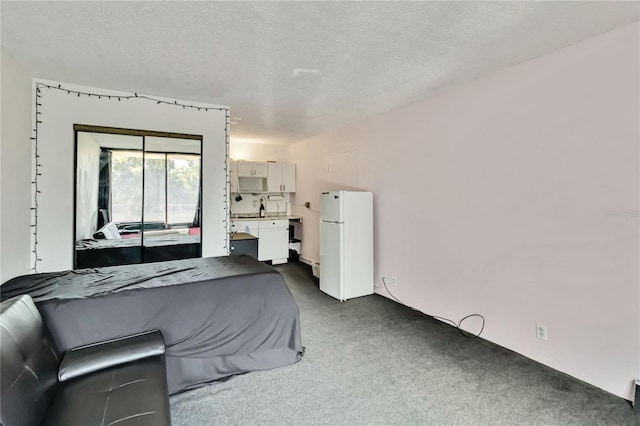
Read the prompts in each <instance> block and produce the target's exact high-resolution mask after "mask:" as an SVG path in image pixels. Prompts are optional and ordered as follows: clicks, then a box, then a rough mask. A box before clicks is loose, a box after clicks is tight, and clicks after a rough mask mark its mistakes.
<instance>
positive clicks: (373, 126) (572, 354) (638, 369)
mask: <svg viewBox="0 0 640 426" xmlns="http://www.w3.org/2000/svg"><path fill="white" fill-rule="evenodd" d="M639 30H640V26H639V24H638V23H634V24H631V25H628V26H625V27H622V28H620V29H617V30H615V31H612V32H610V33H607V34H604V35H602V36H599V37H596V38H593V39H591V40H587V41H585V42H582V43H579V44H576V45H574V46H571V47H568V48H565V49H562V50H559V51H557V52H554V53H552V54H549V55H546V56H543V57H540V58H537V59H534V60H531V61H528V62H526V63H523V64H520V65H517V66H515V67H512V68H509V69H507V70H504V71H501V72H499V73H497V74H494V75H491V76H488V77H484V78H482V79H480V80H476V81H474V82H472V83H469V84H467V85H465V86H463V87H460V88H457V89H454V90H451V91H449V92H446V93H443V94H440V95H437V96H434V97H432V98H429V99H426V100H424V101H421V102H418V103H414V104H411V105H407V106H404V107H402V108H398V109H395V110H392V111H389V112H386V113H383V114H379V115H376V116H374V117H370V118H368V119H365V120H361V121H358V122H355V123H353V124H351V125H349V126H346V127H344V128H342V129H339V130H336V131H334V132H331V133H327V134H323V135H320V136H317V137H314V138H312V139H309V140H307V141H304V142H301V143H298V144H295V145H293V146H292V148H291V160H292V161H293V162H295V163H296V164H297V173H298V175H297V179H298V180H297V193H296V195H295V201H294V203H293V204H297V205H300V204H303V203H304V201H310V202H311V203H312V206H311V210H308V209H305V208H304V207H296V208H294V211H293V213H294V214H300V215H302V216H303V217H304V234H303V252H302V256H303V257H304V258H306V259H308V260H311V261H317V260H318V259H319V256H318V230H317V228H318V215H317V212H315V211H313V210H314V209H315V208H317V202H318V194H319V193H320V192H321V191H324V190H328V189H334V188H337V187H340V186H341V185H340V182H333V183H332V182H331V180H332V178H331V176H330V175H329V172H328V163H329V162H330V161H331V159H332V158H334V157H335V155H336V153H340V152H345V151H348V152H352V153H353V152H354V150H355V153H356V156H355V158H356V161H352V162H353V163H355V164H353V167H357V170H358V174H357V176H358V182H355V183H354V182H348V186H356V187H360V188H362V189H366V190H370V191H373V193H374V199H375V245H376V247H375V265H376V268H375V279H376V284H377V285H378V286H379V284H380V281H381V277H382V276H396V277H397V278H398V283H399V284H398V287H397V289H394V290H395V291H394V290H392V291H394V294H395V295H396V296H397V297H398V298H400V299H401V300H404V301H406V302H408V303H410V304H411V305H412V306H414V307H416V308H417V309H419V310H421V311H423V312H428V313H431V314H435V315H441V316H445V317H449V318H454V319H459V318H461V317H463V316H464V315H466V314H468V313H472V312H478V313H481V314H483V315H484V316H485V317H486V319H487V324H486V328H485V331H484V333H483V337H484V338H486V339H488V340H490V341H493V342H495V343H497V344H499V345H502V346H505V347H507V348H510V349H512V350H514V351H516V352H519V353H521V354H524V355H525V356H527V357H530V358H532V359H534V360H536V361H539V362H541V363H543V364H546V365H549V366H551V367H553V368H556V369H558V370H560V371H563V372H565V373H568V374H570V375H572V376H574V377H577V378H579V379H581V380H584V381H586V382H589V383H591V384H593V385H595V386H598V387H600V388H603V389H605V390H607V391H609V392H612V393H614V394H616V395H619V396H621V397H624V398H627V399H631V397H632V395H633V394H632V380H633V379H634V378H636V377H640V279H639V269H638V267H639V261H638V256H639V251H638V248H639V247H638V242H639V234H638V229H639V226H638V222H639V220H638V208H639V140H640V134H639V126H640V123H639V117H640V108H639V93H640V85H639V75H640V69H639V59H640V58H639V55H638V51H639V47H640V46H639V41H638V40H639V37H638V35H639ZM343 167H344V166H343ZM338 175H340V176H343V175H345V174H344V173H341V174H340V173H339V174H338ZM333 180H335V179H333ZM611 210H615V212H610V211H611ZM377 291H378V292H379V293H381V294H385V292H384V290H383V289H380V287H377ZM536 323H542V324H545V325H547V327H548V334H549V340H548V341H547V342H545V341H542V340H539V339H537V338H536V337H535V325H536ZM475 326H476V324H469V327H470V328H474V327H475Z"/></svg>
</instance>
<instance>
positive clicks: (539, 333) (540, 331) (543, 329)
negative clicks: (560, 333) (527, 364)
mask: <svg viewBox="0 0 640 426" xmlns="http://www.w3.org/2000/svg"><path fill="white" fill-rule="evenodd" d="M536 337H537V338H538V339H541V340H544V341H547V340H549V336H548V334H547V326H546V325H542V324H536Z"/></svg>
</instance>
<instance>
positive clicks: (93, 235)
mask: <svg viewBox="0 0 640 426" xmlns="http://www.w3.org/2000/svg"><path fill="white" fill-rule="evenodd" d="M78 127H81V128H83V129H84V128H91V126H83V125H76V130H78ZM95 129H96V130H95V131H94V130H93V128H91V129H89V130H87V131H77V132H76V256H75V260H76V263H75V267H76V268H83V267H99V266H110V265H117V264H130V263H142V262H153V261H162V260H173V259H181V258H190V257H199V256H200V255H201V253H202V250H201V244H200V223H201V221H200V217H201V210H200V200H201V194H202V181H201V176H202V171H201V151H202V138H201V137H200V136H192V135H185V137H184V138H177V137H175V135H174V134H166V136H165V135H164V134H161V133H158V132H144V131H135V130H134V131H127V130H123V129H113V130H118V131H121V130H123V132H124V133H126V132H131V133H135V135H133V134H118V132H115V131H110V132H100V131H98V130H99V129H105V128H95ZM110 130H111V129H110Z"/></svg>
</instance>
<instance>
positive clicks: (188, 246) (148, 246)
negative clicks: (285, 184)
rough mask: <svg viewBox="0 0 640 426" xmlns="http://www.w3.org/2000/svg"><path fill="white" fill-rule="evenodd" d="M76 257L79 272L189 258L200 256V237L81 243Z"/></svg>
mask: <svg viewBox="0 0 640 426" xmlns="http://www.w3.org/2000/svg"><path fill="white" fill-rule="evenodd" d="M75 256H76V258H75V261H76V268H77V269H82V268H99V267H103V266H115V265H130V264H135V263H147V262H160V261H166V260H177V259H190V258H195V257H200V235H153V236H150V237H145V238H144V245H143V244H142V239H141V238H140V237H133V238H117V239H110V240H92V239H88V240H78V241H76V251H75Z"/></svg>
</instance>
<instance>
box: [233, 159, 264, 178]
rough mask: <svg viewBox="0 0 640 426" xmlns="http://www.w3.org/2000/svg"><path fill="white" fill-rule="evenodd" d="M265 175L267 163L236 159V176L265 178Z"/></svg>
mask: <svg viewBox="0 0 640 426" xmlns="http://www.w3.org/2000/svg"><path fill="white" fill-rule="evenodd" d="M267 175H268V171H267V163H254V162H251V161H238V177H254V178H266V177H267Z"/></svg>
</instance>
